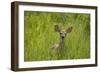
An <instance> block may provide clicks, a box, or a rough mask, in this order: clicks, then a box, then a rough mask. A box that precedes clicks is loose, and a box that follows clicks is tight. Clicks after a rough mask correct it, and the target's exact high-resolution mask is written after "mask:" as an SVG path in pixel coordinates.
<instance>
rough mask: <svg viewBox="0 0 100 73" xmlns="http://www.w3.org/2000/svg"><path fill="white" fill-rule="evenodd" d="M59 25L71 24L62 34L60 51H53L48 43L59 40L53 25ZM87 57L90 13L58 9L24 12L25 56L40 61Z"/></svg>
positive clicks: (88, 51) (64, 27)
mask: <svg viewBox="0 0 100 73" xmlns="http://www.w3.org/2000/svg"><path fill="white" fill-rule="evenodd" d="M55 24H58V25H60V26H61V27H63V28H62V29H66V28H68V27H70V26H72V27H73V30H72V32H71V33H69V34H68V35H67V37H66V38H65V46H64V49H63V51H62V52H61V53H60V54H61V55H62V56H61V57H59V58H58V55H57V54H55V52H53V49H51V47H52V46H53V44H55V43H59V42H60V38H59V33H57V32H55V31H54V25H55ZM86 58H90V15H89V14H79V13H59V12H32V11H25V12H24V60H25V61H43V60H58V59H61V60H63V59H66V60H67V59H86Z"/></svg>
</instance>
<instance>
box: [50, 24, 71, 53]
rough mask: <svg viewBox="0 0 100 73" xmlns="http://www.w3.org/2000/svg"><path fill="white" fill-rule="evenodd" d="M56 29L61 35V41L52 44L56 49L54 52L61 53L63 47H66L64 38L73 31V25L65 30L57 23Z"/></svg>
mask: <svg viewBox="0 0 100 73" xmlns="http://www.w3.org/2000/svg"><path fill="white" fill-rule="evenodd" d="M55 31H56V32H58V33H59V35H60V42H59V43H55V44H54V45H53V46H52V48H53V49H54V52H55V53H56V54H59V52H60V51H61V49H63V47H64V39H65V37H66V36H67V34H68V33H70V32H71V31H72V27H69V28H67V29H65V30H62V29H61V28H60V27H59V26H58V25H55Z"/></svg>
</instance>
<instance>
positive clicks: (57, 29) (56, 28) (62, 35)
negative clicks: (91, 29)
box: [55, 25, 72, 39]
mask: <svg viewBox="0 0 100 73" xmlns="http://www.w3.org/2000/svg"><path fill="white" fill-rule="evenodd" d="M55 31H56V32H59V34H60V37H61V38H62V39H64V38H65V37H66V35H67V34H68V33H70V32H71V31H72V27H69V28H67V29H61V27H60V26H59V25H55Z"/></svg>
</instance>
